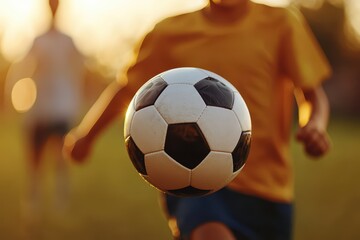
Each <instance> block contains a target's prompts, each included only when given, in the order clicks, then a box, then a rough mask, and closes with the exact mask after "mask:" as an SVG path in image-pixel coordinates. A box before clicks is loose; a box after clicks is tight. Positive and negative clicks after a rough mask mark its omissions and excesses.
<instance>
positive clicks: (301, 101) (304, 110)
mask: <svg viewBox="0 0 360 240" xmlns="http://www.w3.org/2000/svg"><path fill="white" fill-rule="evenodd" d="M294 94H295V98H296V102H297V104H298V118H299V126H300V127H303V126H305V125H306V124H307V123H308V122H309V119H310V115H311V110H312V107H311V104H310V103H309V102H307V101H306V99H305V96H304V93H303V92H302V91H301V90H300V89H298V88H296V89H295V90H294Z"/></svg>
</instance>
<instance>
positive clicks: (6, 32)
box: [0, 0, 49, 61]
mask: <svg viewBox="0 0 360 240" xmlns="http://www.w3.org/2000/svg"><path fill="white" fill-rule="evenodd" d="M44 1H46V0H26V1H24V0H1V1H0V21H1V24H2V25H3V29H1V30H0V31H2V36H1V37H2V41H0V43H1V46H0V49H1V52H2V54H3V55H4V57H5V58H6V59H7V60H9V61H13V60H16V59H18V58H21V57H22V56H23V55H24V54H25V53H26V51H27V49H28V48H29V47H30V45H31V43H32V39H33V38H34V36H35V35H37V34H39V32H41V31H44V29H45V28H46V20H47V19H48V17H49V15H48V14H46V13H47V12H46V10H47V9H46V8H44V4H43V3H44ZM0 33H1V32H0Z"/></svg>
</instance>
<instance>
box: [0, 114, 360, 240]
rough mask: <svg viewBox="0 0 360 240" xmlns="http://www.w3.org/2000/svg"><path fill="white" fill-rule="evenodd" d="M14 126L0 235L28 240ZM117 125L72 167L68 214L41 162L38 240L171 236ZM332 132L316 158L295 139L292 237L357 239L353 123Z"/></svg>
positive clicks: (0, 179) (7, 126)
mask: <svg viewBox="0 0 360 240" xmlns="http://www.w3.org/2000/svg"><path fill="white" fill-rule="evenodd" d="M2 115H3V114H2ZM19 125H20V119H19V118H18V117H14V116H13V117H9V116H7V117H1V118H0V132H1V135H0V136H1V137H0V149H1V151H0V152H1V158H0V239H4V240H12V239H26V238H23V235H24V234H23V221H22V219H23V217H22V213H21V205H22V201H23V196H24V192H25V186H26V184H25V182H26V174H25V172H26V171H25V170H26V169H25V153H24V152H23V148H22V140H21V137H22V132H21V130H20V129H19V128H18V126H19ZM121 125H122V123H121V121H119V122H118V124H114V125H112V126H111V127H110V128H109V129H107V131H106V132H105V133H104V135H102V137H101V138H100V139H99V141H98V142H97V144H96V147H95V149H94V151H93V154H92V156H91V158H90V159H89V161H88V162H87V163H85V164H83V165H74V164H73V165H71V169H70V170H71V171H70V177H71V182H72V190H71V193H72V194H71V202H70V206H69V209H68V211H67V212H66V213H63V214H60V213H57V212H56V211H55V209H54V208H53V205H52V200H53V191H52V190H53V184H54V180H53V172H52V170H53V163H52V162H51V161H48V162H47V163H46V166H45V176H44V177H45V178H44V184H43V187H44V195H43V200H44V201H43V202H44V205H43V206H44V209H43V211H42V212H41V215H40V216H41V218H40V219H39V221H38V222H37V224H38V231H37V232H36V239H46V240H58V239H59V240H60V239H61V240H63V239H67V240H73V239H74V240H75V239H76V240H82V239H84V240H85V239H86V240H92V239H94V240H98V239H99V240H107V239H109V240H112V239H125V240H137V239H147V240H152V239H153V240H160V239H164V240H165V239H171V237H170V233H169V230H168V228H167V224H166V222H165V220H164V217H163V215H162V213H161V211H160V210H159V205H158V200H157V192H156V190H155V189H153V188H151V187H149V186H148V185H147V184H146V183H145V182H144V181H143V180H142V179H141V178H140V177H139V175H138V174H137V173H136V171H135V169H134V168H133V166H132V165H131V162H130V161H129V160H128V158H127V155H126V154H125V149H124V146H123V139H122V126H121ZM330 134H331V136H332V138H333V145H334V148H333V150H332V152H331V153H330V154H329V155H328V156H327V157H325V158H324V159H322V160H321V161H312V160H309V159H306V156H305V155H304V154H303V153H302V149H301V147H300V146H298V145H296V144H293V149H292V150H293V156H294V166H295V176H296V185H295V191H296V218H295V239H296V240H339V239H341V240H356V239H360V231H359V220H360V207H359V206H358V204H359V202H360V188H359V186H358V184H359V183H360V171H359V169H360V161H359V160H360V138H359V136H360V124H359V120H344V119H342V120H340V119H339V120H336V121H335V120H333V121H332V122H331V124H330ZM46 156H47V157H51V153H50V152H48V153H47V154H46Z"/></svg>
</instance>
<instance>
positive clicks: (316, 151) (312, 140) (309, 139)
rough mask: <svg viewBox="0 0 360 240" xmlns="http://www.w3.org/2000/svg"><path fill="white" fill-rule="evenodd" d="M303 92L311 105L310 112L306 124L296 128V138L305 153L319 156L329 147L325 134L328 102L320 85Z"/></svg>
mask: <svg viewBox="0 0 360 240" xmlns="http://www.w3.org/2000/svg"><path fill="white" fill-rule="evenodd" d="M303 92H304V96H305V100H306V101H307V102H309V103H310V105H311V114H310V118H309V121H308V122H307V124H306V125H305V126H303V127H300V129H299V130H298V132H297V135H296V138H297V140H299V141H300V142H302V143H303V144H304V147H305V151H306V153H307V154H309V155H310V156H314V157H320V156H322V155H324V154H325V153H327V152H328V151H329V149H330V138H329V136H328V134H327V125H328V121H329V113H330V110H329V102H328V99H327V96H326V94H325V92H324V90H323V88H322V87H321V86H319V87H317V88H315V89H310V90H303Z"/></svg>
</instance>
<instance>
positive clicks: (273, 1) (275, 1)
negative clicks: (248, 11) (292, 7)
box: [252, 0, 292, 7]
mask: <svg viewBox="0 0 360 240" xmlns="http://www.w3.org/2000/svg"><path fill="white" fill-rule="evenodd" d="M252 1H253V2H257V3H263V4H267V5H270V6H276V7H281V6H287V5H289V4H290V3H291V1H292V0H252Z"/></svg>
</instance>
